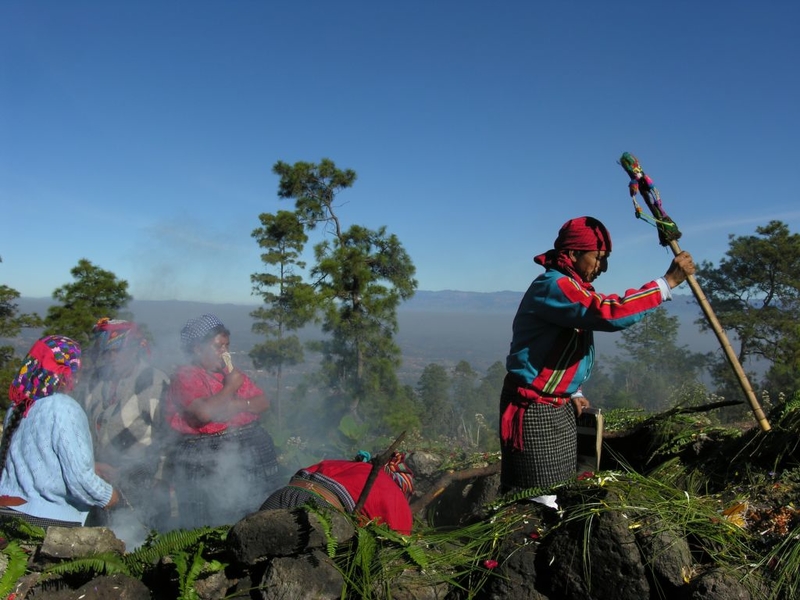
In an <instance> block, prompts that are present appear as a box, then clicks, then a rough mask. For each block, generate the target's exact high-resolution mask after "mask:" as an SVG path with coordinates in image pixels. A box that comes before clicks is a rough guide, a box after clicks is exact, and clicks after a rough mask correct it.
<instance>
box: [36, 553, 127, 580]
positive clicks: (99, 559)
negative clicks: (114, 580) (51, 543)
mask: <svg viewBox="0 0 800 600" xmlns="http://www.w3.org/2000/svg"><path fill="white" fill-rule="evenodd" d="M114 573H123V574H125V575H130V574H131V572H130V569H129V568H128V565H127V564H125V561H124V559H123V558H122V557H121V556H120V555H119V554H115V553H114V552H103V553H99V554H93V555H91V556H85V557H81V558H76V559H74V560H68V561H65V562H61V563H57V564H54V565H50V566H49V567H47V568H46V569H44V570H43V571H42V574H43V575H44V576H45V577H49V576H53V575H58V576H60V577H63V576H64V575H73V574H80V575H92V574H96V575H112V574H114Z"/></svg>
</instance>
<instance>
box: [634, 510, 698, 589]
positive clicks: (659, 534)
mask: <svg viewBox="0 0 800 600" xmlns="http://www.w3.org/2000/svg"><path fill="white" fill-rule="evenodd" d="M658 526H659V525H658V524H657V525H656V527H658ZM636 539H637V540H638V542H639V547H640V549H641V552H642V558H643V559H644V563H645V565H646V566H647V567H648V568H649V569H650V570H651V571H652V573H653V577H654V578H655V582H656V584H657V585H658V586H659V587H660V588H662V589H663V590H664V591H665V592H666V593H667V594H666V595H667V596H672V595H675V594H676V593H677V592H678V590H679V589H681V588H684V587H685V586H686V581H685V580H684V573H687V572H689V570H690V569H691V567H692V563H693V561H692V553H691V550H690V549H689V543H688V542H687V541H686V540H685V539H684V538H683V537H681V536H680V535H678V534H677V533H675V532H672V531H668V530H660V531H653V528H650V527H648V528H643V529H641V530H639V531H637V532H636Z"/></svg>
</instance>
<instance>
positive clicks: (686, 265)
mask: <svg viewBox="0 0 800 600" xmlns="http://www.w3.org/2000/svg"><path fill="white" fill-rule="evenodd" d="M694 272H695V266H694V260H693V259H692V255H691V254H689V253H688V252H686V251H685V250H684V251H683V252H681V253H680V254H677V255H676V256H675V258H674V259H672V263H671V264H670V265H669V269H667V273H666V275H664V279H665V280H666V282H667V285H668V286H669V287H670V288H674V287H677V286H679V285H680V284H682V283H683V282H684V281H686V279H687V278H688V277H689V275H694Z"/></svg>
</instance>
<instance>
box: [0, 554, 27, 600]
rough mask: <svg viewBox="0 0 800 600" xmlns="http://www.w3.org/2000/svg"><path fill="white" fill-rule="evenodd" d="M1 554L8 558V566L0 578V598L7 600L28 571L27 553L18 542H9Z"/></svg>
mask: <svg viewBox="0 0 800 600" xmlns="http://www.w3.org/2000/svg"><path fill="white" fill-rule="evenodd" d="M3 554H5V555H6V557H7V558H8V566H7V567H6V571H5V573H3V576H2V577H0V598H7V597H8V595H9V594H10V593H11V590H13V589H14V586H15V585H16V583H17V581H18V580H19V578H20V577H22V576H23V575H24V574H25V571H26V570H27V569H28V553H27V552H25V550H23V549H22V547H21V546H20V545H19V542H16V541H11V542H8V545H7V546H6V547H5V548H3Z"/></svg>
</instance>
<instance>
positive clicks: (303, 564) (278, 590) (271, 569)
mask: <svg viewBox="0 0 800 600" xmlns="http://www.w3.org/2000/svg"><path fill="white" fill-rule="evenodd" d="M343 583H344V581H343V579H342V575H341V574H340V573H339V571H338V570H337V569H336V567H335V566H334V564H333V561H332V560H331V559H330V558H329V557H328V555H327V554H324V553H322V552H319V551H313V552H311V553H309V554H304V555H301V556H284V557H280V558H275V559H272V560H271V561H270V562H269V566H268V568H267V570H266V571H265V572H264V577H263V578H262V580H261V583H260V585H259V589H260V590H261V597H262V598H263V599H264V600H269V599H271V598H291V599H292V600H339V599H340V598H341V595H342V585H343Z"/></svg>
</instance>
